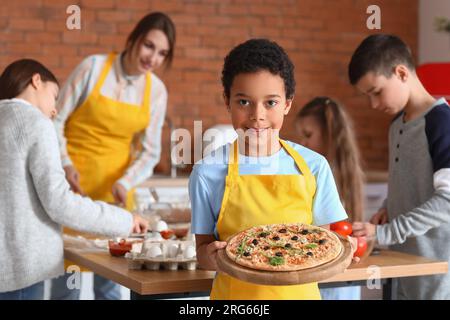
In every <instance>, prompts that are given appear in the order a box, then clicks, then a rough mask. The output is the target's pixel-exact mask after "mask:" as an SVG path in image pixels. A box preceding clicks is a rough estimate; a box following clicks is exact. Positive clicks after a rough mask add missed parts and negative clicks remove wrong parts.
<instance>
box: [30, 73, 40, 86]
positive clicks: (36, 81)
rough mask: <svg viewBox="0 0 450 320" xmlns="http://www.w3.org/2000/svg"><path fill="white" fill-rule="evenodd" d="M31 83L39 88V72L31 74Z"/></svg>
mask: <svg viewBox="0 0 450 320" xmlns="http://www.w3.org/2000/svg"><path fill="white" fill-rule="evenodd" d="M31 85H32V86H33V88H35V89H39V88H40V87H41V86H42V79H41V75H40V74H39V73H35V74H33V76H32V77H31Z"/></svg>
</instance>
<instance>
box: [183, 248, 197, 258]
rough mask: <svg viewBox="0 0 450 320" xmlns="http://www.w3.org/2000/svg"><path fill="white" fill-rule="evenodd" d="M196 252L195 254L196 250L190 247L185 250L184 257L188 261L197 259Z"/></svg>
mask: <svg viewBox="0 0 450 320" xmlns="http://www.w3.org/2000/svg"><path fill="white" fill-rule="evenodd" d="M195 255H196V252H195V248H194V247H193V246H189V247H187V248H186V250H184V257H185V258H186V259H192V258H193V257H195Z"/></svg>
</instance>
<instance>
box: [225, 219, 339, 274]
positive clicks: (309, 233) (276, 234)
mask: <svg viewBox="0 0 450 320" xmlns="http://www.w3.org/2000/svg"><path fill="white" fill-rule="evenodd" d="M342 249H343V247H342V244H341V241H340V240H339V238H338V237H337V236H336V235H335V234H334V233H333V232H331V231H329V230H327V229H324V228H320V227H316V226H311V225H307V224H303V223H283V224H270V225H262V226H256V227H251V228H249V229H246V230H244V231H242V232H239V233H237V234H236V235H234V236H232V237H231V238H230V239H229V240H228V244H227V246H226V249H225V250H226V254H227V256H228V257H229V258H230V259H231V260H233V261H235V262H236V263H237V264H239V265H242V266H245V267H248V268H252V269H257V270H266V271H296V270H303V269H307V268H313V267H317V266H319V265H322V264H324V263H327V262H330V261H332V260H334V259H335V258H336V257H338V255H339V254H340V253H341V250H342Z"/></svg>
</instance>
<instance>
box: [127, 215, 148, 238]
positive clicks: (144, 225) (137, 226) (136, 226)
mask: <svg viewBox="0 0 450 320" xmlns="http://www.w3.org/2000/svg"><path fill="white" fill-rule="evenodd" d="M147 230H148V221H147V220H145V219H144V218H142V217H141V216H139V215H137V214H133V228H132V229H131V233H146V232H147Z"/></svg>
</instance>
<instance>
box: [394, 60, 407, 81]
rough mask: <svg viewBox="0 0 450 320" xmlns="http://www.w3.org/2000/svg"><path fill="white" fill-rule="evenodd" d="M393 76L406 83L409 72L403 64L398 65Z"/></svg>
mask: <svg viewBox="0 0 450 320" xmlns="http://www.w3.org/2000/svg"><path fill="white" fill-rule="evenodd" d="M394 74H395V75H396V76H397V77H398V78H399V79H400V80H402V81H406V80H408V78H409V74H410V71H409V69H408V67H407V66H405V65H404V64H399V65H397V66H395V67H394Z"/></svg>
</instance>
